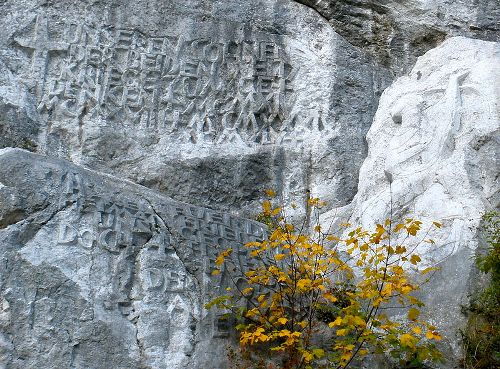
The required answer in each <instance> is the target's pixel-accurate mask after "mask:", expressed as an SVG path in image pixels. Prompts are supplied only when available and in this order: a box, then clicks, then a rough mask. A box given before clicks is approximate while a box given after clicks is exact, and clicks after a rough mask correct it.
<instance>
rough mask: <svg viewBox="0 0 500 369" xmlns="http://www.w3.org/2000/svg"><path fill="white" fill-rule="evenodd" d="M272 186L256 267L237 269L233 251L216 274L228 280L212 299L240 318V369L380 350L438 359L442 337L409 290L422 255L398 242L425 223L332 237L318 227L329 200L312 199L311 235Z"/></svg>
mask: <svg viewBox="0 0 500 369" xmlns="http://www.w3.org/2000/svg"><path fill="white" fill-rule="evenodd" d="M267 193H268V195H269V197H270V199H269V200H267V201H265V202H264V203H263V204H262V210H263V211H262V214H261V215H260V216H259V219H260V220H261V221H265V222H266V224H267V225H268V227H269V236H268V239H266V240H263V241H262V242H251V243H248V244H246V245H245V248H246V249H247V250H248V255H247V257H248V259H249V264H250V265H253V267H251V268H249V270H246V271H239V270H237V269H236V267H235V265H236V263H235V262H234V261H233V255H232V249H231V248H229V249H227V250H224V251H223V252H222V253H220V254H219V256H218V257H217V260H216V265H217V266H218V267H217V269H215V270H214V271H213V274H218V273H220V271H221V270H222V269H224V271H225V272H226V273H229V275H230V276H231V280H232V285H231V286H229V287H227V292H228V293H227V294H225V295H221V296H218V297H217V298H215V299H213V300H212V301H211V302H210V303H209V304H207V305H206V308H207V309H209V308H214V307H216V308H218V309H222V310H223V311H224V312H226V316H227V317H232V318H233V320H234V321H236V322H237V324H236V326H235V328H236V329H237V331H238V332H239V344H240V352H239V356H238V360H236V359H235V357H236V356H235V352H234V350H232V352H231V356H232V359H233V362H237V366H238V367H239V368H284V369H299V368H305V369H311V368H338V369H341V368H347V367H350V366H352V365H353V364H354V363H355V362H356V361H359V360H361V359H362V358H363V357H365V356H367V355H369V354H382V353H384V354H389V355H390V356H392V357H393V358H394V359H395V360H397V361H398V362H399V364H400V365H413V367H419V366H418V365H421V363H423V362H424V361H427V360H439V359H440V358H441V355H440V353H439V351H438V350H437V349H436V347H435V345H434V341H436V340H440V339H441V336H440V335H439V333H438V332H437V331H436V327H434V326H432V325H430V324H429V323H427V322H426V321H424V320H423V319H421V318H420V308H421V307H422V306H423V303H422V302H421V301H420V300H419V299H418V298H416V297H415V296H414V295H413V292H415V291H417V290H418V289H419V285H418V284H416V283H414V282H413V281H412V279H411V278H410V275H409V269H410V267H414V266H416V265H418V264H419V263H420V262H421V258H420V256H419V255H418V254H416V253H415V252H414V250H415V248H414V247H411V248H410V247H407V246H405V242H398V243H394V242H395V241H394V238H396V237H398V239H401V236H402V239H403V241H407V240H409V239H412V238H414V237H416V236H417V234H418V233H419V231H420V230H421V226H422V223H421V222H420V221H418V220H414V219H406V220H404V221H403V222H401V223H398V224H392V221H391V219H388V220H386V221H385V223H384V224H377V225H376V228H375V230H373V231H367V230H364V229H362V228H361V227H352V226H351V225H350V224H343V225H342V227H344V229H345V230H344V231H343V232H342V234H347V236H346V237H341V236H336V235H334V234H330V232H328V231H327V230H323V228H322V227H321V226H320V224H319V215H318V214H319V208H321V207H322V206H323V205H324V203H322V202H321V201H320V200H319V199H317V198H311V199H309V201H308V207H309V209H308V210H309V211H311V213H312V214H315V216H314V218H315V219H316V221H315V225H314V226H313V227H312V231H311V232H310V234H308V233H306V232H305V230H306V229H307V225H306V224H305V223H302V225H301V227H296V226H294V225H292V224H291V223H289V222H287V218H286V214H285V212H284V210H283V209H282V208H281V207H276V206H273V204H272V201H273V200H272V198H273V197H274V192H273V191H270V190H269V191H267ZM434 226H436V227H440V226H441V225H440V224H438V223H434ZM395 236H396V237H395ZM427 242H432V241H430V240H427ZM433 270H435V268H433V267H429V268H426V269H423V270H422V271H421V272H420V273H421V274H422V275H425V274H427V273H429V272H431V271H433ZM241 280H243V281H244V283H243V284H242V283H241ZM238 281H239V282H238ZM237 282H238V283H237ZM395 305H396V306H397V307H398V308H399V309H404V312H405V313H404V315H405V316H406V318H405V319H404V320H405V321H404V322H403V321H399V320H397V319H395V318H392V317H391V316H390V315H389V314H387V312H388V309H389V308H391V307H393V306H395Z"/></svg>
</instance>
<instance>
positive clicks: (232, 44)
mask: <svg viewBox="0 0 500 369" xmlns="http://www.w3.org/2000/svg"><path fill="white" fill-rule="evenodd" d="M50 26H51V24H50V22H48V20H47V19H46V18H45V17H44V16H42V15H38V16H37V17H36V18H35V19H34V20H33V24H32V27H31V28H30V27H28V28H27V31H26V32H25V34H23V35H18V36H15V37H14V41H15V43H16V44H17V46H18V47H20V48H22V49H24V50H26V51H27V52H28V53H29V55H30V57H31V60H32V63H31V71H30V72H31V75H32V78H33V79H34V81H37V84H36V91H35V93H36V96H37V98H38V101H39V103H38V109H39V111H40V112H41V113H47V116H49V115H50V116H55V117H60V118H63V117H69V118H78V117H81V116H84V115H85V116H99V117H103V118H105V121H106V122H107V124H120V125H123V126H124V127H134V128H136V129H139V130H145V131H151V132H158V133H161V134H167V135H170V136H172V137H176V138H178V139H181V140H185V141H187V142H192V143H197V142H200V141H206V142H211V143H223V142H228V141H229V142H233V141H242V142H245V143H248V144H250V143H260V144H266V143H273V142H274V140H275V139H276V137H277V136H278V135H281V136H284V135H286V133H287V132H290V131H292V130H293V129H294V127H295V125H296V121H297V120H298V119H302V118H300V117H298V115H297V114H296V113H293V114H291V112H292V111H293V105H294V91H293V81H294V79H295V77H296V76H297V73H298V66H295V65H292V64H291V62H290V60H289V58H288V57H287V55H286V52H285V49H284V48H283V47H282V46H280V44H281V43H282V42H281V39H280V36H278V35H273V34H266V35H264V36H262V34H260V36H259V37H258V38H263V39H258V40H257V39H238V40H236V39H234V40H231V39H229V40H228V39H225V40H216V39H209V38H195V39H184V38H182V37H181V36H170V35H149V34H145V33H143V32H141V31H139V30H135V29H114V28H106V27H101V28H92V27H87V26H85V25H81V24H63V25H62V26H61V27H58V29H59V28H62V29H64V31H63V32H59V34H58V35H52V33H51V31H50V29H51V27H50ZM308 114H309V113H308ZM309 115H310V116H308V117H307V121H306V122H305V123H304V127H308V126H311V124H312V125H316V126H318V127H316V128H321V127H320V126H321V123H318V122H316V121H315V120H314V117H313V115H314V114H312V115H311V114H309ZM316 120H317V119H316Z"/></svg>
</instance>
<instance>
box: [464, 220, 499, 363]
mask: <svg viewBox="0 0 500 369" xmlns="http://www.w3.org/2000/svg"><path fill="white" fill-rule="evenodd" d="M483 221H484V227H483V229H484V233H485V235H486V241H487V244H488V248H487V250H486V252H485V253H484V254H482V255H479V256H478V257H477V259H476V262H477V265H478V268H479V270H480V271H481V272H483V273H486V274H488V275H489V285H488V286H487V287H486V288H484V289H483V290H481V291H480V292H479V293H478V294H477V295H476V296H474V297H473V298H472V300H471V303H470V305H469V306H468V307H467V309H466V311H465V313H466V314H467V315H468V321H467V328H466V330H465V332H463V343H464V351H465V352H464V353H465V357H464V363H463V364H464V367H465V368H471V369H487V368H488V369H490V368H500V215H499V213H498V212H490V213H486V214H485V215H484V216H483Z"/></svg>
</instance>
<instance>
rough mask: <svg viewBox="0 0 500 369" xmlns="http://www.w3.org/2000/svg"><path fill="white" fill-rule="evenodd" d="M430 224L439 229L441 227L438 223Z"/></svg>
mask: <svg viewBox="0 0 500 369" xmlns="http://www.w3.org/2000/svg"><path fill="white" fill-rule="evenodd" d="M432 224H434V226H435V227H436V228H441V227H442V226H443V225H442V224H441V223H438V222H432Z"/></svg>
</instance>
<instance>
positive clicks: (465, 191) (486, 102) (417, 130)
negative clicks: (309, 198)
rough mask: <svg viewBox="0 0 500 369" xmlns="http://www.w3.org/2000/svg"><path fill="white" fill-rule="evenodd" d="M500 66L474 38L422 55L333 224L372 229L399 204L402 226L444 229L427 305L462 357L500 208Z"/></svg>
mask: <svg viewBox="0 0 500 369" xmlns="http://www.w3.org/2000/svg"><path fill="white" fill-rule="evenodd" d="M499 62H500V46H499V45H498V43H492V42H485V41H479V40H474V39H468V38H464V37H456V38H451V39H448V40H447V41H445V42H444V43H443V44H442V45H441V46H439V47H437V48H436V49H433V50H431V51H429V52H427V53H426V54H425V55H424V56H422V57H420V58H419V59H418V62H417V63H416V65H415V67H414V68H413V70H412V71H411V73H410V74H409V75H408V76H404V77H401V78H399V79H397V80H396V81H395V82H394V83H393V84H392V85H391V86H390V87H389V88H387V89H386V90H385V92H384V93H383V95H382V97H381V99H380V105H379V108H378V111H377V113H376V115H375V118H374V122H373V125H372V126H371V128H370V130H369V132H368V135H367V141H368V147H369V151H368V156H367V158H366V160H365V161H364V163H363V165H362V167H361V170H360V175H359V185H358V193H357V195H356V196H355V198H354V200H353V202H352V203H351V204H350V205H349V206H347V207H345V208H343V209H337V210H336V211H333V212H330V213H328V214H327V215H326V217H325V218H326V219H328V220H330V219H332V218H334V216H338V215H339V214H342V215H343V216H348V217H350V222H351V223H353V224H360V225H362V226H364V227H371V226H373V224H375V223H377V222H382V221H383V220H385V219H387V218H389V217H390V216H391V204H392V218H393V219H394V220H398V219H401V218H405V217H415V218H418V219H420V220H422V221H423V223H424V227H425V226H426V225H429V224H431V222H432V221H438V222H440V223H442V224H443V227H442V228H441V229H435V230H432V231H431V233H430V234H429V237H430V238H432V239H433V240H434V241H435V242H436V245H432V244H430V243H426V242H422V243H420V244H419V246H418V249H417V251H418V252H419V253H420V254H421V255H422V256H423V262H422V266H428V265H438V266H440V268H441V269H440V271H439V272H438V273H436V275H434V276H433V279H432V281H431V282H430V283H429V284H427V285H425V286H424V287H423V290H422V297H423V299H424V301H425V302H426V304H427V306H428V309H432V313H431V314H429V315H430V317H431V320H433V321H434V322H435V323H436V325H438V326H439V328H440V329H441V331H442V332H443V333H444V334H445V336H446V340H445V341H446V344H447V345H449V347H448V349H450V350H451V351H452V352H454V353H455V354H458V351H459V339H458V337H457V336H456V334H457V333H458V329H459V328H460V325H461V323H462V322H463V316H462V315H461V313H460V305H461V304H465V303H466V301H467V293H468V288H469V287H468V286H469V282H470V281H469V279H470V276H471V273H472V271H473V269H474V255H475V252H476V249H477V247H478V237H477V233H478V228H479V226H480V223H481V216H482V215H483V214H484V213H485V212H486V211H488V210H491V209H492V208H495V207H498V204H499V201H498V200H499V191H498V190H499V186H498V168H499V167H498V157H499V156H498V152H499V145H498V143H499V134H498V133H499V101H500V99H499V97H500V83H499V82H500V68H499V65H500V63H499Z"/></svg>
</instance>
